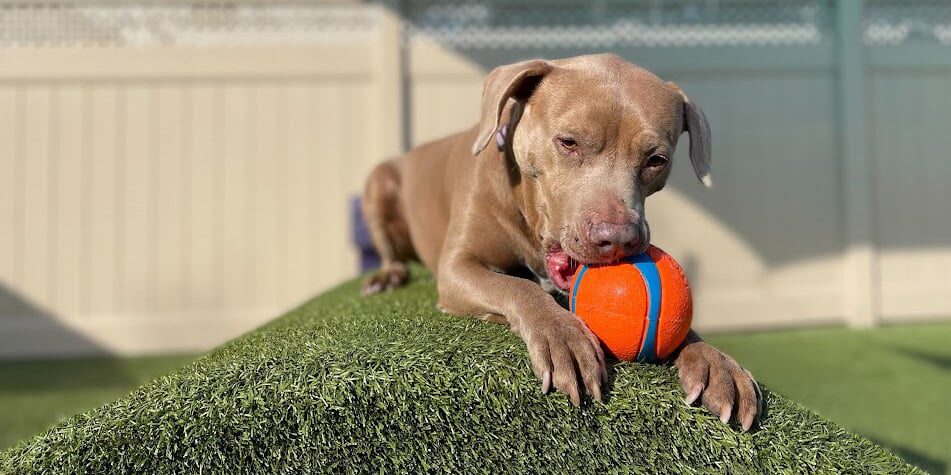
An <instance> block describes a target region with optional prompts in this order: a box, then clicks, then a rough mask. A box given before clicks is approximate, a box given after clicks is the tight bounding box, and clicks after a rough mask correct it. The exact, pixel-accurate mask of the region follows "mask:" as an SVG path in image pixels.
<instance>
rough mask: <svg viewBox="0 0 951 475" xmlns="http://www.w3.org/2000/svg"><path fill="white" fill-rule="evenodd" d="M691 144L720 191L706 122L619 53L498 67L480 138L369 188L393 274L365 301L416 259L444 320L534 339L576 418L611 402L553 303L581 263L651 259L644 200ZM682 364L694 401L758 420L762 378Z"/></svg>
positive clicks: (476, 133) (386, 272)
mask: <svg viewBox="0 0 951 475" xmlns="http://www.w3.org/2000/svg"><path fill="white" fill-rule="evenodd" d="M685 131H686V132H688V133H689V134H690V161H691V162H692V164H693V168H694V170H695V171H696V173H697V176H698V177H699V178H700V180H701V181H702V182H703V183H705V184H707V185H709V184H710V174H709V173H710V130H709V126H708V125H707V120H706V118H705V117H704V115H703V112H702V111H701V110H700V108H699V107H697V106H696V105H695V104H693V103H692V102H690V99H688V98H687V96H686V95H684V93H683V92H682V91H681V90H680V89H679V88H678V87H677V86H676V85H674V84H673V83H666V82H664V81H662V80H661V79H659V78H658V77H657V76H655V75H654V74H652V73H650V72H649V71H646V70H644V69H641V68H639V67H637V66H634V65H632V64H630V63H628V62H626V61H624V60H622V59H621V58H619V57H617V56H614V55H595V56H580V57H576V58H569V59H561V60H556V61H542V60H534V61H525V62H521V63H516V64H511V65H508V66H501V67H498V68H496V69H495V70H493V71H492V72H491V73H490V74H489V76H488V78H486V81H485V89H484V91H483V95H482V122H481V123H480V124H479V125H478V126H477V127H474V128H472V129H469V130H467V131H465V132H461V133H458V134H455V135H452V136H450V137H446V138H444V139H442V140H438V141H435V142H431V143H428V144H426V145H422V146H420V147H418V148H416V149H414V150H412V151H410V152H409V153H407V154H406V155H404V156H401V157H397V158H395V159H392V160H389V161H387V162H385V163H383V164H381V165H380V166H378V167H377V168H376V169H375V170H374V172H373V173H372V175H371V176H370V178H369V179H368V181H367V186H366V191H365V192H364V195H363V209H364V213H365V216H366V220H367V223H368V226H369V229H370V233H371V235H372V238H373V243H374V245H375V247H376V249H377V251H379V253H380V256H381V257H382V260H383V267H382V269H381V270H380V271H379V272H378V273H376V274H374V275H372V276H370V277H369V278H368V279H367V280H366V282H365V283H364V293H365V294H368V295H369V294H373V293H377V292H380V291H383V290H388V289H391V288H394V287H396V286H399V285H401V284H403V283H405V282H406V280H407V278H408V274H407V270H406V265H405V263H406V262H407V261H408V260H410V259H415V258H418V259H420V260H422V262H423V263H424V264H425V265H426V266H427V267H428V268H429V269H430V270H432V272H433V273H434V274H435V275H436V281H437V288H438V292H439V306H440V308H441V309H442V310H444V311H446V312H450V313H454V314H461V315H475V316H479V318H482V319H484V320H489V321H493V322H499V323H503V322H504V323H508V324H509V325H510V326H511V328H512V330H513V331H515V332H516V333H518V335H520V336H521V337H522V339H523V340H524V341H525V344H526V345H527V347H528V352H529V355H530V356H531V360H532V368H533V370H534V372H535V374H536V375H537V376H538V378H539V379H541V381H542V391H543V392H548V391H549V389H550V388H551V387H552V386H554V387H555V388H556V389H558V390H559V391H562V392H564V393H566V394H567V395H568V396H569V397H570V398H571V401H572V402H573V403H574V404H576V405H577V404H580V403H581V393H582V389H583V390H584V391H586V392H587V393H588V394H589V395H591V396H593V397H594V398H596V399H600V397H601V387H602V385H603V384H604V383H605V381H606V378H607V373H606V370H605V361H604V354H603V353H602V350H601V347H600V345H599V343H598V341H597V339H596V338H595V337H594V336H593V335H592V333H591V332H590V331H589V330H588V328H587V327H586V326H585V325H584V323H583V322H582V321H581V320H579V319H578V318H576V317H575V316H574V315H572V314H571V313H569V312H568V311H567V310H565V309H564V308H563V307H562V306H561V305H559V304H558V303H557V302H556V300H555V299H554V298H553V297H552V295H551V294H550V293H549V292H551V291H561V292H564V291H565V290H566V289H567V288H568V281H569V278H570V276H571V272H572V271H573V269H574V266H575V265H577V263H579V262H580V263H606V262H611V261H616V260H617V259H619V258H622V257H625V256H628V255H632V254H637V253H640V252H643V251H644V250H645V249H646V247H647V245H648V242H649V239H650V233H649V229H648V226H647V220H646V218H645V214H644V198H646V197H647V196H648V195H650V194H652V193H654V192H656V191H658V190H660V189H661V188H663V187H664V183H665V182H666V180H667V176H668V175H669V173H670V159H671V157H673V155H674V148H675V146H676V145H677V140H678V138H679V136H680V135H681V133H682V132H685ZM490 144H491V145H492V146H491V147H490V146H489V145H490ZM539 284H541V285H539ZM674 361H675V364H676V366H677V368H678V370H679V374H680V380H681V382H682V384H683V388H684V391H686V393H687V398H686V399H687V403H688V404H690V403H693V402H694V401H695V400H697V399H698V398H700V399H701V401H702V402H703V405H704V406H706V407H707V408H708V409H710V410H711V411H713V412H714V413H716V414H718V415H719V416H720V419H721V420H722V421H723V422H727V421H729V419H730V417H731V415H733V416H734V417H735V418H736V420H737V421H738V422H739V423H740V424H741V425H742V427H743V429H744V430H746V429H749V427H750V426H751V425H752V424H753V421H754V419H755V418H756V416H757V415H758V414H759V412H760V407H761V397H760V394H759V389H758V387H757V385H756V382H755V381H754V380H753V378H752V376H751V375H750V374H749V372H747V371H746V370H744V369H743V368H742V367H740V365H739V364H737V363H736V361H734V360H733V359H732V358H730V357H729V356H727V355H725V354H723V353H721V352H719V351H717V350H716V349H715V348H713V347H712V346H710V345H708V344H707V343H705V342H703V341H702V340H701V339H700V338H699V337H697V335H695V334H694V333H692V332H691V334H690V335H689V336H688V338H687V341H686V342H685V343H684V345H683V346H682V347H681V348H680V349H679V350H678V352H677V353H676V357H675V359H674ZM579 383H580V384H579ZM581 385H583V388H581V387H580V386H581Z"/></svg>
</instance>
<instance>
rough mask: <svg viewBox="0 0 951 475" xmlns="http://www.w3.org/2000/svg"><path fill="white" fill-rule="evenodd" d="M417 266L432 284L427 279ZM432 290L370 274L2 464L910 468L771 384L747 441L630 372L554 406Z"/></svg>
mask: <svg viewBox="0 0 951 475" xmlns="http://www.w3.org/2000/svg"><path fill="white" fill-rule="evenodd" d="M417 274H419V273H418V272H417ZM434 301H435V295H434V291H433V284H432V281H431V280H430V279H429V278H428V277H426V276H425V275H417V279H416V281H415V283H413V284H411V285H410V286H409V287H407V288H405V289H401V290H399V291H396V292H393V293H390V294H386V295H380V296H376V297H372V298H368V299H363V298H361V297H359V296H358V283H357V282H356V281H354V282H350V283H347V284H344V285H343V286H341V287H339V288H337V289H335V290H333V291H331V292H329V293H326V294H324V295H322V296H320V297H317V298H316V299H314V300H313V301H311V302H309V303H308V304H306V305H304V306H302V307H301V308H299V309H297V310H295V311H293V312H291V313H290V314H288V315H286V316H284V317H283V318H280V319H278V320H276V321H274V322H273V323H271V324H269V325H267V326H266V327H264V328H262V329H260V330H258V331H255V332H253V333H251V334H249V335H247V336H245V337H242V338H240V339H238V340H235V341H233V342H231V343H229V344H226V345H224V346H222V347H221V348H219V349H217V350H215V351H213V352H212V353H210V354H209V355H207V356H206V357H204V358H202V359H200V360H198V361H197V362H195V363H193V364H191V365H189V366H187V367H185V368H183V369H181V370H179V371H177V372H175V373H173V374H171V375H169V376H166V377H163V378H159V379H157V380H155V381H153V382H152V383H149V384H147V385H145V386H144V387H142V388H141V389H139V390H137V391H135V392H133V393H132V394H130V395H128V396H126V397H124V398H122V399H120V400H118V401H116V402H114V403H112V404H109V405H106V406H104V407H102V408H100V409H97V410H94V411H91V412H88V413H86V414H81V415H79V416H76V417H73V418H72V419H70V420H68V421H66V422H64V423H62V424H60V425H58V426H56V427H54V428H52V429H51V430H49V431H47V432H46V433H44V434H41V435H39V436H37V437H35V438H33V439H31V440H27V441H24V442H22V443H20V444H19V445H18V446H15V447H13V448H12V449H10V450H8V451H6V452H4V453H2V454H0V472H3V473H310V472H333V473H339V472H371V471H372V472H380V473H393V472H420V471H425V472H452V473H458V472H497V471H503V472H522V473H537V472H542V471H544V472H559V473H561V472H572V471H577V472H580V473H597V472H599V471H605V472H618V471H622V472H651V473H656V472H659V473H685V472H719V473H726V472H734V473H735V472H759V473H780V472H795V473H803V472H850V473H856V472H859V473H882V472H912V471H914V470H915V469H914V468H913V467H911V466H909V465H907V464H905V463H904V462H902V461H901V460H900V459H898V458H896V457H895V456H893V455H891V454H890V453H888V452H887V451H885V450H884V449H882V448H880V447H878V446H876V445H875V444H873V443H872V442H869V441H868V440H865V439H862V438H860V437H858V436H856V435H854V434H851V433H849V432H847V431H845V430H843V429H841V428H840V427H838V426H836V425H834V424H832V423H830V422H829V421H827V420H824V419H822V418H821V417H819V416H817V415H815V414H812V413H810V412H808V411H806V410H804V409H803V408H801V407H799V406H798V405H796V404H795V403H793V402H791V401H789V400H786V399H784V398H782V397H780V396H777V395H775V394H771V393H770V392H769V391H765V398H766V404H767V413H766V415H765V417H764V418H763V420H762V423H761V424H760V426H759V427H758V428H757V429H756V430H754V431H753V432H751V433H742V432H739V431H738V430H737V429H736V428H735V427H727V426H724V425H722V424H720V422H719V421H718V420H717V419H716V418H715V417H714V416H713V415H710V414H708V413H707V412H706V411H705V410H703V409H701V408H693V407H687V406H685V405H684V404H683V394H682V393H681V391H680V388H679V387H678V383H677V377H676V374H675V371H674V370H673V369H671V368H669V367H663V366H644V365H636V364H621V365H618V366H616V367H615V368H614V369H613V370H612V380H613V383H612V387H611V388H610V390H609V393H608V398H607V400H606V401H605V402H604V403H588V404H586V405H585V406H584V407H582V408H580V409H578V408H575V407H572V406H571V405H570V404H569V403H568V401H567V399H566V398H565V397H564V396H561V395H550V396H543V395H541V394H540V392H539V383H538V381H537V380H536V379H535V377H534V375H533V374H532V372H531V370H530V369H529V364H528V360H527V355H526V352H525V349H524V347H523V345H522V343H521V341H519V339H518V338H517V337H516V336H515V335H513V334H511V333H510V332H509V331H508V330H507V329H506V328H504V327H502V326H499V325H492V324H487V323H482V322H479V321H474V320H468V319H463V318H458V317H451V316H447V315H443V314H440V313H439V312H438V311H436V310H435V309H434Z"/></svg>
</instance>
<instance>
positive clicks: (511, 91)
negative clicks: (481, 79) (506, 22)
mask: <svg viewBox="0 0 951 475" xmlns="http://www.w3.org/2000/svg"><path fill="white" fill-rule="evenodd" d="M551 68H552V66H551V64H549V63H548V62H547V61H544V60H540V59H533V60H530V61H522V62H520V63H515V64H509V65H507V66H499V67H497V68H495V69H493V70H492V72H491V73H489V75H488V76H487V77H486V78H485V85H484V86H483V88H482V121H481V122H480V123H479V135H478V137H476V140H475V143H473V144H472V154H473V155H478V154H479V152H481V151H482V149H484V148H485V147H486V146H488V145H489V141H491V140H492V136H493V135H494V134H495V131H496V130H497V129H498V128H499V119H500V118H501V116H502V109H503V108H504V107H505V103H506V101H508V100H509V99H510V98H515V99H525V98H527V95H528V94H530V93H531V88H533V87H534V86H535V85H536V84H537V80H538V79H540V78H541V77H543V76H544V75H545V74H548V72H549V71H551Z"/></svg>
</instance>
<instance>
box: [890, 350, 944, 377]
mask: <svg viewBox="0 0 951 475" xmlns="http://www.w3.org/2000/svg"><path fill="white" fill-rule="evenodd" d="M892 348H893V349H894V350H895V351H896V352H897V353H899V354H902V355H905V356H907V357H909V358H912V359H915V360H918V361H920V362H922V363H926V364H929V365H931V366H934V367H936V368H938V369H941V370H944V371H951V357H948V356H945V355H936V354H934V353H928V352H926V351H921V350H917V349H912V348H905V347H901V346H892Z"/></svg>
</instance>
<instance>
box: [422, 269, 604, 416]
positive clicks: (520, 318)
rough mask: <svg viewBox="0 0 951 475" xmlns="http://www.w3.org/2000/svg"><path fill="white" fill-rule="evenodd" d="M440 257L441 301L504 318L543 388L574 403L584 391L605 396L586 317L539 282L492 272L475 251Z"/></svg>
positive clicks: (453, 308)
mask: <svg viewBox="0 0 951 475" xmlns="http://www.w3.org/2000/svg"><path fill="white" fill-rule="evenodd" d="M450 254H452V255H450V256H444V257H445V258H444V259H443V260H442V261H441V262H440V271H439V278H438V279H437V286H438V293H439V304H438V305H439V306H440V308H443V309H445V310H446V311H448V312H450V313H454V314H463V315H476V316H481V315H488V316H487V317H481V318H484V319H487V320H490V321H498V322H500V323H501V321H503V319H502V318H500V317H499V316H503V317H504V321H505V322H507V323H508V324H509V325H510V327H511V329H512V331H514V332H515V333H517V334H518V335H519V336H520V337H521V338H522V340H523V341H525V344H526V346H527V347H528V354H529V357H530V358H531V362H532V370H533V371H534V373H535V375H536V376H538V379H540V380H541V382H542V392H544V393H547V392H548V390H549V389H551V388H552V387H554V388H555V389H557V390H559V391H561V392H563V393H565V394H566V395H568V397H569V398H570V399H571V402H572V403H573V404H575V405H580V404H581V396H582V394H583V393H585V392H586V393H587V394H588V395H590V396H592V397H594V398H595V399H599V400H600V399H601V386H602V385H603V384H604V383H605V382H606V381H607V369H606V366H605V361H604V352H603V351H602V350H601V345H600V343H599V342H598V340H597V338H596V337H595V336H594V334H592V333H591V331H590V330H588V327H587V326H585V324H584V322H582V321H581V319H579V318H578V317H576V316H575V315H573V314H572V313H570V312H568V311H567V310H565V309H564V308H563V307H561V306H560V305H558V303H557V302H556V301H555V299H554V298H553V297H552V296H551V295H550V294H548V293H547V292H545V290H544V289H542V288H541V286H539V285H538V284H536V283H535V282H532V281H530V280H526V279H522V278H519V277H513V276H510V275H505V274H501V273H498V272H493V271H492V270H490V269H488V268H487V267H486V266H484V265H482V264H481V263H480V262H479V261H478V260H477V259H475V258H473V257H471V256H464V255H460V254H456V253H450Z"/></svg>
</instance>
